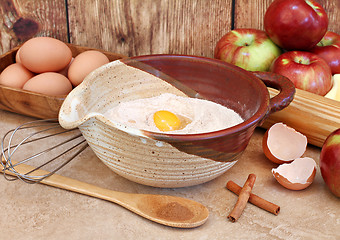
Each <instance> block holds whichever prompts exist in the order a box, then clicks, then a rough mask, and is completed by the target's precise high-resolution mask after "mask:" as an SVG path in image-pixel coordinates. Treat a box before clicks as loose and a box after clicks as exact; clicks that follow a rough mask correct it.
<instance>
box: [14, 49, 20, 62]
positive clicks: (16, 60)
mask: <svg viewBox="0 0 340 240" xmlns="http://www.w3.org/2000/svg"><path fill="white" fill-rule="evenodd" d="M19 52H20V48H19V49H18V51H17V53H16V54H15V62H17V63H21V60H20V56H19V54H20V53H19Z"/></svg>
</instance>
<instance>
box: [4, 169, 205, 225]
mask: <svg viewBox="0 0 340 240" xmlns="http://www.w3.org/2000/svg"><path fill="white" fill-rule="evenodd" d="M13 164H14V163H13ZM33 169H34V167H32V166H29V165H25V164H20V165H18V166H16V167H15V170H16V171H17V172H18V173H27V172H30V171H32V170H33ZM48 173H49V172H48V171H45V170H42V169H39V170H36V171H35V172H34V174H35V175H36V176H39V175H45V174H48ZM5 174H8V175H12V176H15V173H12V172H10V171H8V170H6V171H5ZM30 175H31V176H32V173H30ZM40 183H43V184H45V185H49V186H53V187H57V188H61V189H66V190H69V191H73V192H77V193H81V194H84V195H88V196H92V197H96V198H99V199H104V200H107V201H110V202H113V203H116V204H118V205H120V206H122V207H125V208H127V209H128V210H130V211H132V212H134V213H136V214H138V215H140V216H142V217H144V218H146V219H149V220H151V221H154V222H157V223H160V224H163V225H166V226H171V227H177V228H194V227H197V226H200V225H202V224H204V223H205V222H206V220H207V219H208V216H209V211H208V209H207V208H206V207H205V206H204V205H202V204H201V203H198V202H195V201H193V200H190V199H186V198H181V197H176V196H167V195H153V194H134V193H124V192H117V191H112V190H109V189H105V188H101V187H97V186H95V185H92V184H88V183H85V182H81V181H78V180H75V179H72V178H69V177H64V176H61V175H57V174H53V175H51V176H49V177H47V178H45V179H43V180H42V181H41V182H40Z"/></svg>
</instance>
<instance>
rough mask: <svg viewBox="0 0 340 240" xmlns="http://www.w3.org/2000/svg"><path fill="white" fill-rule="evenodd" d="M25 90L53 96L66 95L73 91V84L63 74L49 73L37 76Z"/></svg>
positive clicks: (27, 84)
mask: <svg viewBox="0 0 340 240" xmlns="http://www.w3.org/2000/svg"><path fill="white" fill-rule="evenodd" d="M23 89H24V90H28V91H32V92H37V93H42V94H47V95H51V96H58V95H66V94H68V93H69V92H70V91H71V90H72V84H71V83H70V81H69V80H68V79H67V78H66V77H65V76H64V75H62V74H59V73H55V72H47V73H41V74H38V75H36V76H35V77H33V78H31V79H30V80H28V81H27V82H26V83H25V85H24V86H23Z"/></svg>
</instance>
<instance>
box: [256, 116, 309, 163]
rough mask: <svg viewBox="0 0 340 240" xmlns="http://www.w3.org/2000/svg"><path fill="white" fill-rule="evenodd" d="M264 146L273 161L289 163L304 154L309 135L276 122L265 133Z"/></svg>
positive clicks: (268, 156)
mask: <svg viewBox="0 0 340 240" xmlns="http://www.w3.org/2000/svg"><path fill="white" fill-rule="evenodd" d="M262 148H263V152H264V154H265V155H266V157H267V158H268V159H269V160H271V161H272V162H274V163H278V164H282V163H289V162H292V161H293V160H294V159H296V158H299V157H301V156H302V155H303V154H304V152H305V151H306V148H307V137H306V136H305V135H303V134H301V133H299V132H297V131H296V130H295V129H293V128H291V127H288V126H287V125H285V124H283V123H276V124H274V125H273V126H271V127H270V128H269V129H268V130H267V131H266V133H265V134H264V136H263V140H262Z"/></svg>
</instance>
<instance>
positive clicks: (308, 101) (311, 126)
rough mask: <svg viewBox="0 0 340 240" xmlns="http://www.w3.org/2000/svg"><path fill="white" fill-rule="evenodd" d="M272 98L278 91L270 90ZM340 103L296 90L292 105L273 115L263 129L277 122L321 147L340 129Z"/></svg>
mask: <svg viewBox="0 0 340 240" xmlns="http://www.w3.org/2000/svg"><path fill="white" fill-rule="evenodd" d="M269 92H270V94H271V96H274V95H275V94H276V93H277V91H276V90H274V89H269ZM339 116H340V103H339V102H338V101H335V100H332V99H328V98H325V97H322V96H319V95H316V94H313V93H310V92H307V91H303V90H300V89H296V94H295V97H294V100H293V101H292V102H291V104H290V105H289V106H288V107H287V108H285V109H283V110H281V111H279V112H275V113H273V114H271V115H270V116H269V117H268V118H267V119H266V121H265V122H264V123H263V125H262V127H264V128H269V127H270V126H272V125H273V124H275V123H277V122H283V123H285V124H287V125H288V126H290V127H292V128H294V129H296V130H297V131H299V132H301V133H302V134H304V135H305V136H306V137H307V139H308V143H310V144H313V145H315V146H318V147H321V146H322V144H323V142H324V141H325V140H326V137H327V136H328V135H329V134H330V133H331V132H333V131H335V130H336V129H338V128H340V118H339Z"/></svg>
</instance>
